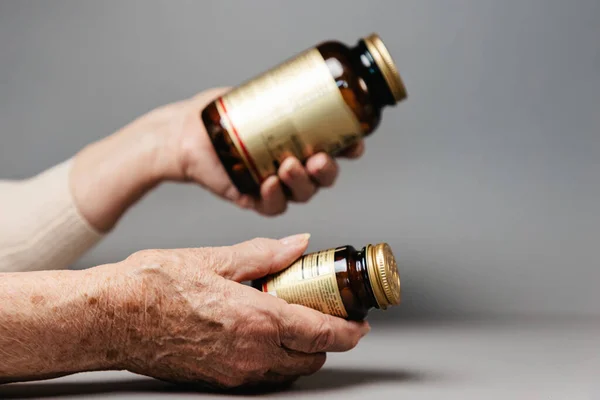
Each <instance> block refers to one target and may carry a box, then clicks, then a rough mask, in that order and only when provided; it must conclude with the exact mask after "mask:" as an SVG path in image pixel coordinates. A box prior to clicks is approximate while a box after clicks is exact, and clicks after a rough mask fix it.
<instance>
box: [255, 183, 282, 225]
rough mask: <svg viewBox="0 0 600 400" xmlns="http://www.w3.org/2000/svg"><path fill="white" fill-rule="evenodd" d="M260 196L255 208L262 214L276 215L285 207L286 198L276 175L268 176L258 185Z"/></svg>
mask: <svg viewBox="0 0 600 400" xmlns="http://www.w3.org/2000/svg"><path fill="white" fill-rule="evenodd" d="M260 197H261V199H260V200H259V201H258V203H257V204H256V210H257V211H258V212H259V213H261V214H263V215H266V216H273V215H278V214H282V213H284V212H285V210H286V209H287V199H286V197H285V195H284V194H283V190H281V184H280V182H279V178H278V177H276V176H270V177H268V178H267V179H266V180H265V181H264V182H263V184H262V185H261V186H260Z"/></svg>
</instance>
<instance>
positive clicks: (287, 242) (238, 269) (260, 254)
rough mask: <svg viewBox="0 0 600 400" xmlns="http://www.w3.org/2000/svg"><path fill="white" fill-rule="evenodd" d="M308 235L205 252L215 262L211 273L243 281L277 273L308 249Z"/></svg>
mask: <svg viewBox="0 0 600 400" xmlns="http://www.w3.org/2000/svg"><path fill="white" fill-rule="evenodd" d="M309 238H310V235H309V234H306V233H303V234H300V235H293V236H288V237H285V238H283V239H280V240H276V239H264V238H258V239H253V240H249V241H246V242H243V243H239V244H236V245H233V246H226V247H216V248H212V249H209V251H212V253H213V254H212V255H211V256H212V257H213V258H214V259H215V260H214V261H213V262H212V264H214V269H215V272H216V273H217V274H219V275H221V276H222V277H224V278H227V279H231V280H234V281H236V282H243V281H248V280H252V279H258V278H262V277H264V276H266V275H270V274H272V273H275V272H278V271H281V270H282V269H284V268H286V267H288V266H290V265H291V264H292V263H293V262H294V261H296V260H297V259H298V258H299V257H300V256H301V255H302V254H303V253H304V252H305V251H306V248H307V247H308V239H309Z"/></svg>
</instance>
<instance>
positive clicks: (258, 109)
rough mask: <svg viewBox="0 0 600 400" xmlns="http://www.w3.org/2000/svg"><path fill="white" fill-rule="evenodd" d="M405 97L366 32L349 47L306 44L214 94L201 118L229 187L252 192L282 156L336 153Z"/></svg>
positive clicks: (381, 48)
mask: <svg viewBox="0 0 600 400" xmlns="http://www.w3.org/2000/svg"><path fill="white" fill-rule="evenodd" d="M405 98H406V90H405V87H404V84H403V82H402V80H401V78H400V75H399V74H398V71H397V68H396V65H395V63H394V61H393V60H392V57H391V55H390V53H389V52H388V50H387V49H386V47H385V45H384V44H383V42H382V40H381V39H380V37H379V36H378V35H376V34H373V35H370V36H368V37H366V38H364V39H361V40H360V41H359V42H358V44H357V45H356V46H354V47H348V46H346V45H344V44H342V43H340V42H335V41H328V42H324V43H322V44H320V45H318V46H316V47H314V48H311V49H308V50H306V51H304V52H302V53H300V54H299V55H297V56H296V57H293V58H291V59H289V60H287V61H285V62H284V63H282V64H280V65H279V66H277V67H275V68H273V69H271V70H270V71H268V72H266V73H263V74H261V75H259V76H257V77H255V78H254V79H251V80H249V81H247V82H246V83H244V84H242V85H240V86H238V87H237V88H235V89H233V90H232V91H230V92H229V93H227V94H225V95H224V96H222V97H219V98H218V99H216V100H215V101H213V102H212V103H211V104H209V105H208V106H207V107H206V108H205V109H204V110H203V111H202V113H201V117H202V121H203V123H204V125H205V127H206V129H207V131H208V135H209V137H210V139H211V141H212V143H213V146H214V148H215V151H216V153H217V155H218V156H219V159H220V160H221V162H222V164H223V166H224V167H225V169H226V170H227V173H228V174H229V177H230V178H231V180H232V181H233V183H234V184H235V186H236V187H237V188H238V189H239V190H240V192H242V193H246V194H253V195H258V193H259V191H260V184H261V183H262V182H263V181H264V180H265V179H266V178H268V177H269V176H271V175H274V174H276V173H277V170H278V169H279V166H280V164H281V163H282V162H283V160H285V159H286V158H287V157H289V156H293V157H296V158H298V159H299V160H300V161H302V162H303V161H305V160H306V159H307V158H308V157H310V156H311V155H313V154H315V153H318V152H321V151H323V152H326V153H329V154H331V155H336V154H337V153H338V152H340V151H342V150H344V149H346V148H348V147H349V146H350V145H352V144H353V143H356V142H357V141H358V140H359V139H360V138H362V137H364V136H366V135H368V134H370V133H371V132H373V130H374V129H375V128H376V127H377V126H378V124H379V121H380V118H381V110H382V109H383V108H384V107H385V106H391V105H395V104H396V103H397V102H399V101H401V100H403V99H405Z"/></svg>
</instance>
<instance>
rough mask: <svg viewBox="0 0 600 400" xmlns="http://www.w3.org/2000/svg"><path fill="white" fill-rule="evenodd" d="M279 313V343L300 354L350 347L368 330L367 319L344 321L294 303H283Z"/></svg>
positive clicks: (343, 349)
mask: <svg viewBox="0 0 600 400" xmlns="http://www.w3.org/2000/svg"><path fill="white" fill-rule="evenodd" d="M279 316H280V320H279V337H280V340H281V344H282V345H283V346H284V347H286V348H288V349H290V350H296V351H300V352H303V353H324V352H343V351H348V350H351V349H353V348H354V347H356V345H357V344H358V342H359V341H360V339H361V338H362V337H363V336H365V335H366V334H367V333H368V332H369V331H370V330H371V328H370V326H369V324H368V323H367V322H366V321H363V322H356V321H347V320H345V319H342V318H339V317H334V316H331V315H327V314H323V313H321V312H319V311H316V310H313V309H311V308H308V307H304V306H300V305H296V304H287V303H284V304H283V305H282V306H281V309H280V313H279Z"/></svg>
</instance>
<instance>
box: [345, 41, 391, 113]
mask: <svg viewBox="0 0 600 400" xmlns="http://www.w3.org/2000/svg"><path fill="white" fill-rule="evenodd" d="M350 52H351V54H352V62H353V64H354V68H356V70H357V71H358V73H359V75H360V77H361V78H362V79H363V80H364V81H365V84H366V85H367V87H368V88H369V93H370V95H371V99H372V102H373V104H374V105H376V106H377V107H379V108H380V109H381V108H383V107H385V106H393V105H394V104H396V99H395V98H394V95H393V93H392V91H391V90H390V87H389V86H388V84H387V82H386V81H385V78H384V77H383V74H382V73H381V69H380V68H379V66H378V65H377V63H376V62H375V59H374V58H373V55H372V54H371V53H370V52H369V49H368V48H367V45H366V44H365V42H364V40H360V41H359V42H358V44H357V45H356V46H355V47H353V48H351V49H350Z"/></svg>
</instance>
